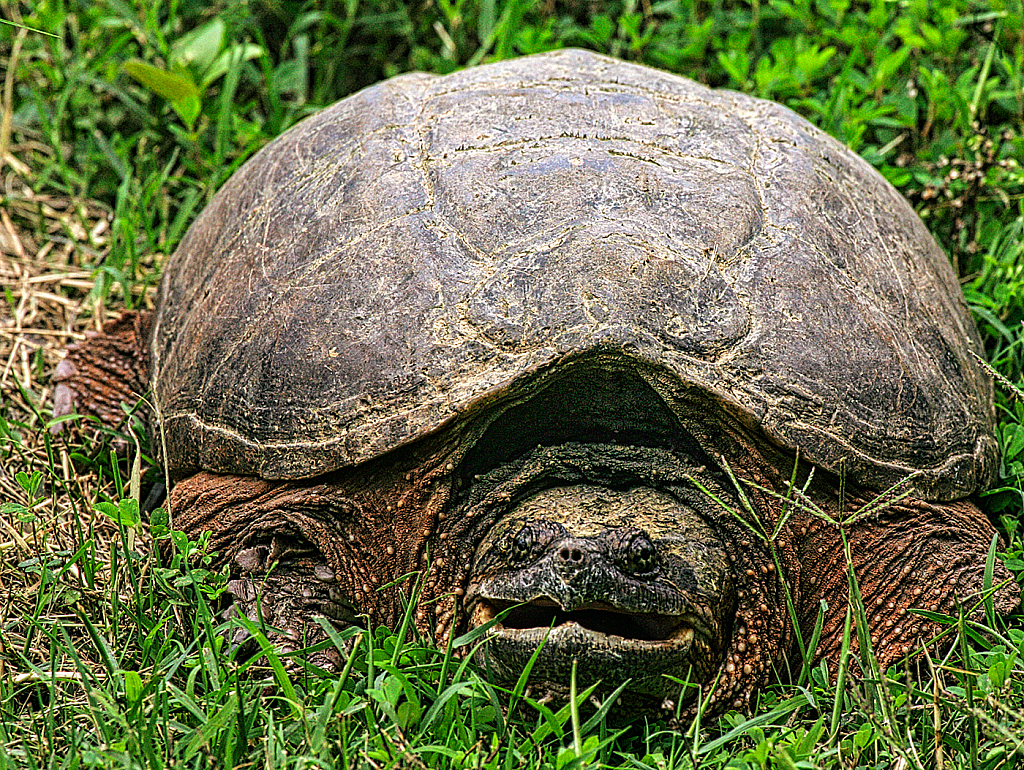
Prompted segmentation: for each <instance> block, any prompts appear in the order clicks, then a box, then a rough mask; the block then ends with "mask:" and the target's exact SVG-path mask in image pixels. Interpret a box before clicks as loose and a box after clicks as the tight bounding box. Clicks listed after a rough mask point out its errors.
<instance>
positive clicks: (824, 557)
mask: <svg viewBox="0 0 1024 770" xmlns="http://www.w3.org/2000/svg"><path fill="white" fill-rule="evenodd" d="M799 526H800V527H801V528H805V530H806V534H802V535H801V538H800V539H802V540H803V542H804V549H806V550H804V552H803V553H802V555H801V564H802V567H801V571H800V578H799V580H800V587H801V594H802V595H803V596H804V597H810V598H812V599H813V601H808V602H806V603H805V607H804V617H803V622H802V625H803V626H804V629H805V636H808V635H809V633H810V629H811V628H813V624H814V621H815V619H816V616H817V612H818V599H819V598H824V599H825V600H826V602H827V603H828V612H827V613H826V616H825V622H824V626H823V633H822V637H821V643H820V645H819V648H818V652H817V657H818V658H819V659H820V658H825V659H827V660H829V661H831V662H832V663H835V662H837V661H838V659H839V653H840V649H841V646H842V636H843V624H844V618H845V614H846V607H847V602H848V596H849V593H848V578H847V570H846V564H845V559H844V556H843V548H842V544H841V541H840V538H839V532H838V530H837V528H836V527H834V526H832V525H828V524H826V523H825V522H823V521H820V520H813V521H808V522H804V523H802V524H801V525H799ZM994 533H995V529H994V528H993V526H992V524H991V523H990V522H989V521H988V519H987V518H986V517H985V515H984V514H983V513H982V512H981V511H980V510H979V509H978V507H977V506H975V505H974V504H973V503H971V502H969V501H966V500H960V501H956V502H950V503H930V502H925V501H923V500H917V499H904V500H901V501H900V502H898V503H895V504H891V505H889V506H888V507H887V508H886V509H884V510H883V511H882V512H881V513H879V514H878V515H876V516H872V517H870V518H866V519H863V520H861V521H858V522H855V523H854V524H853V525H852V526H851V527H850V528H849V529H848V531H847V539H848V542H849V545H850V554H851V557H852V562H853V566H854V571H855V574H856V576H857V583H858V587H859V589H860V593H861V596H862V598H863V602H864V611H865V615H866V617H867V623H868V628H869V631H870V635H871V644H872V648H873V649H874V652H875V655H876V656H877V658H878V661H879V663H880V664H881V665H882V667H883V668H885V667H887V666H890V665H892V664H893V663H896V662H897V661H898V660H899V659H900V658H902V657H904V656H906V655H908V654H910V653H911V652H913V651H914V650H916V649H918V648H919V647H920V646H922V645H923V644H926V643H927V642H928V641H929V640H931V639H932V638H934V637H935V635H936V634H938V633H939V632H940V631H941V630H943V628H944V627H943V626H941V625H939V624H937V623H935V622H933V621H931V620H928V619H926V618H923V617H921V616H919V615H916V614H914V613H913V612H911V610H913V609H922V610H929V611H931V612H937V613H943V614H947V615H953V616H955V615H956V613H957V611H958V609H957V608H958V606H964V607H967V608H970V607H972V606H973V605H975V604H977V603H978V602H979V601H980V600H981V597H982V591H983V587H984V573H985V562H986V558H987V555H988V549H989V545H990V543H991V541H992V535H993V534H994ZM993 585H994V586H997V587H998V588H997V590H996V592H995V595H994V596H993V601H994V604H995V611H996V613H997V614H999V615H1006V614H1008V613H1010V612H1012V611H1014V610H1015V609H1016V608H1017V606H1018V605H1019V603H1020V588H1019V586H1018V585H1017V584H1016V583H1015V582H1014V581H1013V580H1012V578H1011V576H1010V573H1009V571H1008V570H1007V569H1006V568H1005V567H1004V566H1003V564H1002V563H1001V562H999V561H998V560H997V561H996V563H995V571H994V574H993ZM811 605H813V606H811ZM854 644H855V645H856V639H854Z"/></svg>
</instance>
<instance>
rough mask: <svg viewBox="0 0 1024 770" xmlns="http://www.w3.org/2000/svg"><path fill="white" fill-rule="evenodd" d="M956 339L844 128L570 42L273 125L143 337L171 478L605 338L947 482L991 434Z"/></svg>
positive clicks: (955, 319)
mask: <svg viewBox="0 0 1024 770" xmlns="http://www.w3.org/2000/svg"><path fill="white" fill-rule="evenodd" d="M972 350H973V351H977V352H980V342H979V339H978V335H977V331H976V329H975V327H974V325H973V322H972V321H971V319H970V316H969V314H968V312H967V309H966V307H965V304H964V301H963V297H962V294H961V292H960V288H959V285H958V283H957V281H956V279H955V276H954V274H953V272H952V270H951V268H950V265H949V262H948V260H947V258H946V257H945V255H944V254H943V253H942V251H941V249H940V248H939V247H938V245H937V244H936V243H935V241H934V239H933V238H932V237H931V236H930V235H929V234H928V232H927V231H926V229H925V227H924V225H923V224H922V223H921V221H920V220H919V219H918V217H917V216H916V215H915V214H914V212H913V211H912V209H911V208H910V207H909V206H908V204H907V203H906V201H905V200H904V199H903V198H902V197H901V196H900V195H899V194H898V193H897V192H896V191H895V190H894V189H893V188H892V187H891V186H890V185H888V184H887V183H886V182H885V181H884V180H883V179H882V177H881V176H879V175H878V174H877V173H876V172H875V171H874V170H873V169H871V168H870V166H868V164H866V163H865V162H864V161H862V160H861V159H860V158H858V157H857V156H856V155H855V154H853V153H851V152H850V151H849V150H847V149H846V148H845V147H843V146H842V145H840V144H839V143H838V142H836V141H835V140H833V139H831V138H830V137H828V136H827V135H826V134H824V133H823V132H821V131H819V130H818V129H816V128H814V127H813V126H811V125H810V124H809V123H807V122H806V121H804V120H803V119H801V118H800V117H798V116H796V115H795V114H794V113H792V112H791V111H789V110H787V109H786V108H784V107H781V106H779V105H777V104H774V103H771V102H766V101H762V100H758V99H754V98H750V97H746V96H743V95H740V94H736V93H732V92H727V91H714V90H710V89H708V88H705V87H703V86H701V85H698V84H696V83H693V82H691V81H689V80H686V79H684V78H681V77H678V76H675V75H670V74H667V73H664V72H660V71H657V70H653V69H649V68H645V67H641V66H637V65H633V64H627V63H624V62H620V61H616V60H613V59H609V58H606V57H603V56H599V55H596V54H592V53H588V52H583V51H573V50H569V51H559V52H554V53H550V54H540V55H536V56H531V57H526V58H522V59H517V60H513V61H506V62H500V63H496V64H490V65H486V66H482V67H476V68H473V69H469V70H465V71H462V72H458V73H455V74H452V75H447V76H444V77H435V76H427V75H421V74H412V75H404V76H400V77H397V78H394V79H391V80H388V81H386V82H383V83H380V84H378V85H376V86H373V87H371V88H368V89H365V90H363V91H361V92H359V93H357V94H355V95H353V96H351V97H349V98H347V99H344V100H343V101H341V102H338V103H337V104H335V105H334V106H332V107H330V108H328V109H325V110H324V111H322V112H320V113H318V114H317V115H315V116H313V117H311V118H308V119H307V120H305V121H303V122H302V123H301V124H299V125H298V126H296V127H295V128H293V129H291V130H290V131H288V132H287V133H285V134H284V135H283V136H281V137H280V138H279V139H277V140H276V141H274V142H273V143H271V144H270V145H268V146H267V147H266V148H265V149H264V150H262V151H261V152H260V153H258V154H257V155H256V156H255V157H254V158H252V159H251V160H250V161H249V162H248V163H246V164H245V165H244V166H243V167H242V168H241V169H240V170H239V171H238V172H237V173H236V174H235V175H234V176H233V177H232V178H231V179H230V180H229V181H228V183H227V184H225V185H224V187H223V188H222V189H221V190H220V191H219V192H218V194H217V195H216V196H215V198H214V200H213V201H212V202H211V204H210V205H209V206H208V207H207V208H206V210H205V211H204V212H203V213H202V215H201V216H200V217H199V219H198V220H197V221H196V222H195V224H194V225H193V227H192V229H191V230H190V231H189V233H188V234H187V235H186V237H185V239H184V240H183V242H182V244H181V246H180V247H179V249H178V250H177V252H176V253H175V254H174V256H173V257H172V259H171V261H170V263H169V265H168V266H167V269H166V274H165V277H164V282H163V285H162V292H161V300H160V305H159V309H158V316H157V319H156V323H155V327H154V335H153V339H152V349H151V355H152V362H153V382H154V390H155V397H156V400H157V403H158V406H159V411H160V419H161V420H162V425H163V429H164V431H165V433H164V442H165V444H166V447H167V450H166V451H167V456H166V458H165V460H166V462H167V464H168V467H169V469H170V472H171V473H172V475H173V476H174V477H181V476H183V475H185V474H188V473H191V472H195V471H197V470H200V469H205V470H212V471H220V472H231V473H244V474H252V475H258V476H263V477H266V478H302V477H310V476H314V475H318V474H321V473H324V472H328V471H330V470H334V469H337V468H340V467H344V466H347V465H351V464H355V463H359V462H362V461H365V460H368V459H371V458H373V457H376V456H378V455H380V454H381V453H383V452H386V451H389V450H391V449H393V448H396V447H398V446H400V445H403V444H405V443H407V442H409V441H411V440H414V439H416V438H418V437H420V436H423V435H425V434H426V433H429V432H431V431H434V430H436V429H438V428H440V427H442V426H444V425H447V424H449V423H450V422H451V421H452V420H453V419H455V418H457V417H458V416H459V415H461V414H465V413H466V412H467V411H471V410H473V409H475V408H477V407H478V406H479V405H480V404H483V403H487V400H488V399H494V398H495V397H496V394H500V393H502V392H507V391H514V390H515V389H516V388H517V387H520V384H521V383H523V382H524V381H527V380H529V379H530V378H535V377H538V376H541V377H542V376H543V373H544V372H546V371H549V370H552V369H554V368H557V367H559V366H562V365H564V363H565V362H566V361H567V360H571V359H573V358H575V357H579V356H584V355H588V354H592V353H594V351H600V352H601V355H609V356H614V357H617V358H621V359H632V360H635V361H636V362H637V365H638V367H640V368H641V369H643V371H646V372H650V371H656V372H658V374H657V376H656V377H651V378H649V379H650V380H651V385H652V387H654V388H655V390H657V391H658V393H659V394H660V395H662V397H663V398H664V399H665V400H666V403H669V404H670V405H672V404H674V403H682V400H681V399H678V398H677V396H678V395H679V394H680V393H682V392H683V391H685V390H687V389H693V388H699V389H701V390H703V391H706V392H707V393H708V394H710V395H711V396H712V397H713V398H714V399H715V401H716V402H718V403H720V404H721V405H722V408H723V409H726V410H729V411H730V413H732V414H735V415H739V416H741V418H742V419H744V420H745V421H746V422H747V423H748V424H749V425H751V426H753V427H754V428H756V429H758V430H760V431H761V432H762V433H763V435H764V436H765V437H767V438H768V439H770V440H771V441H774V442H776V443H778V444H781V445H783V446H786V447H789V448H791V449H797V448H799V450H800V452H801V456H802V457H805V458H808V459H810V460H812V461H814V462H816V463H818V464H820V465H822V466H823V467H825V468H828V469H831V470H837V469H839V468H840V467H842V468H843V469H845V472H846V473H848V474H850V475H851V477H852V479H853V480H855V481H859V482H861V483H865V484H869V485H874V486H883V485H887V484H889V483H893V482H895V481H897V480H899V479H900V478H901V477H903V476H905V475H907V474H908V473H912V472H916V473H918V474H919V478H918V481H917V484H918V487H919V489H920V490H921V491H922V492H924V493H925V494H928V495H930V496H932V497H936V498H954V497H958V496H962V495H965V494H969V493H971V492H973V491H975V490H977V489H978V488H979V487H981V486H983V485H985V484H986V483H987V482H988V480H989V478H990V477H991V474H992V473H993V470H994V468H995V464H996V459H997V446H996V443H995V439H994V437H993V421H994V412H993V407H992V391H991V384H990V382H989V381H988V378H987V376H986V375H985V374H984V372H983V371H981V370H980V368H979V367H978V365H977V364H976V363H975V361H974V360H973V359H972V357H971V351H972ZM681 417H682V418H684V419H688V420H693V419H699V416H695V415H681Z"/></svg>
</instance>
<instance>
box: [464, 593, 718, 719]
mask: <svg viewBox="0 0 1024 770" xmlns="http://www.w3.org/2000/svg"><path fill="white" fill-rule="evenodd" d="M484 593H486V591H485V592H484ZM487 624H491V625H490V628H489V629H488V633H487V643H486V645H485V646H484V647H483V648H482V650H481V652H480V653H478V661H479V662H480V663H481V665H483V666H485V667H488V668H490V669H491V671H493V673H494V674H495V675H496V676H497V678H498V679H499V680H501V681H505V682H515V681H516V680H517V679H518V678H519V676H520V675H521V673H522V671H523V670H524V668H525V667H526V666H527V665H528V664H529V661H530V659H531V658H532V657H533V656H534V655H536V659H535V660H534V663H533V668H532V670H531V676H530V679H531V681H532V682H535V683H541V684H542V686H543V687H544V688H545V689H546V690H547V691H549V692H551V693H552V694H556V695H557V694H560V693H561V691H562V690H564V689H565V688H566V687H567V686H568V684H569V682H570V681H571V677H572V676H573V667H574V665H575V668H576V671H575V675H576V677H577V681H578V684H580V685H581V686H588V685H590V684H594V683H597V682H603V683H605V684H606V685H608V687H606V689H612V688H614V687H615V686H617V685H619V684H621V683H622V682H623V681H624V680H625V679H630V680H631V681H630V683H629V685H628V688H627V689H628V690H629V691H630V693H631V694H634V695H646V696H650V697H654V698H658V699H665V698H669V697H674V696H675V695H677V694H678V692H679V690H680V685H679V684H678V683H677V682H674V681H673V680H672V679H669V678H666V676H665V675H670V676H672V677H673V678H676V679H679V680H689V681H691V682H694V683H699V682H702V681H703V679H704V678H706V675H707V671H706V669H707V668H708V667H709V665H710V664H712V662H713V661H712V658H713V656H711V655H709V654H708V652H709V651H710V648H711V647H712V644H711V639H710V638H709V635H708V634H707V633H706V632H705V631H704V630H702V629H701V628H700V627H701V626H702V625H703V623H702V622H701V621H700V620H699V619H698V618H696V617H694V616H692V615H690V614H688V613H687V614H660V613H638V612H630V611H628V610H625V609H622V608H620V607H616V606H614V605H612V604H609V603H607V602H590V603H588V604H585V605H582V606H579V607H576V608H574V609H572V610H566V609H564V608H562V607H561V606H560V605H559V604H558V603H557V602H555V601H554V600H552V599H550V598H549V597H546V596H540V597H537V598H534V599H532V600H530V601H528V602H525V603H516V602H514V601H511V600H507V599H495V598H484V596H478V597H476V598H475V601H474V602H473V606H472V609H471V617H470V623H469V625H470V627H471V628H480V627H483V626H485V625H487ZM538 648H539V652H538Z"/></svg>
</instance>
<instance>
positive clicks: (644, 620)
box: [473, 597, 694, 645]
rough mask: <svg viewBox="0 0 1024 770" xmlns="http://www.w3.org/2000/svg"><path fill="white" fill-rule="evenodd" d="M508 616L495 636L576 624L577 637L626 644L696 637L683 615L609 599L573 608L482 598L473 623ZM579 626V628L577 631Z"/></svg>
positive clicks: (540, 633) (542, 600)
mask: <svg viewBox="0 0 1024 770" xmlns="http://www.w3.org/2000/svg"><path fill="white" fill-rule="evenodd" d="M501 613H505V615H504V617H503V618H502V619H501V620H499V621H498V622H497V623H495V625H494V626H493V627H492V631H491V633H492V635H505V636H515V637H518V638H520V639H522V640H523V641H526V639H527V638H528V637H533V636H536V637H538V639H539V638H543V637H547V636H549V635H550V634H555V635H556V637H557V636H561V635H562V634H561V633H559V630H560V629H563V627H564V628H565V629H566V630H570V627H572V626H575V629H571V630H573V631H575V634H574V635H576V636H582V635H592V636H594V637H605V638H606V642H615V641H620V643H622V644H631V643H632V644H638V645H663V644H686V643H688V642H690V641H691V640H692V638H693V633H694V629H693V626H692V625H691V624H690V623H688V622H687V621H686V619H684V618H683V617H682V616H680V615H665V614H660V613H636V612H630V611H628V610H623V609H620V608H618V607H615V606H613V605H611V604H608V603H606V602H591V603H589V604H586V605H584V606H582V607H578V608H576V609H573V610H565V609H563V608H562V607H561V606H560V605H559V604H558V603H557V602H555V601H554V600H552V599H550V598H548V597H539V598H536V599H533V600H531V601H528V602H526V603H521V602H515V601H508V600H502V599H491V600H482V601H481V602H479V604H478V605H477V609H476V611H475V612H474V613H473V625H474V626H481V625H483V624H485V623H489V622H491V621H492V620H494V619H495V618H497V617H498V616H499V615H500V614H501ZM576 629H578V630H576Z"/></svg>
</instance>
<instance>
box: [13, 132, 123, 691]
mask: <svg viewBox="0 0 1024 770" xmlns="http://www.w3.org/2000/svg"><path fill="white" fill-rule="evenodd" d="M42 154H44V148H41V147H40V146H32V145H30V144H27V145H22V146H20V147H14V148H12V149H11V151H10V152H9V153H7V154H6V156H5V157H4V160H5V161H6V164H5V168H4V175H3V178H2V184H3V193H2V194H3V196H4V199H5V206H4V207H3V208H2V209H0V286H2V289H3V294H4V297H3V301H2V302H0V398H2V408H0V419H2V420H3V421H5V423H6V424H4V423H2V422H0V504H3V506H4V507H3V508H2V509H0V629H2V633H0V677H3V676H9V677H11V679H12V680H13V681H14V682H15V683H18V682H23V681H26V680H31V679H32V678H34V677H37V676H38V674H37V673H36V672H34V671H33V670H32V666H33V664H36V665H39V666H41V667H44V664H46V665H45V668H49V661H50V660H51V645H50V640H49V639H48V637H47V632H46V631H45V630H44V629H55V628H58V627H63V628H64V629H65V630H66V631H67V632H68V633H69V634H70V635H71V637H72V638H84V636H85V631H84V629H83V626H82V622H81V617H82V615H83V614H88V615H89V617H91V618H93V619H94V621H95V622H96V625H97V626H99V627H103V626H104V625H105V624H104V620H105V619H104V618H103V616H104V615H105V614H106V613H107V612H108V610H109V606H110V601H109V599H110V596H109V590H110V586H109V571H110V548H111V545H112V543H113V539H114V538H117V537H119V536H120V534H119V532H118V530H117V528H116V527H115V526H114V525H113V523H112V522H111V521H110V520H109V519H107V518H106V517H105V516H103V515H102V514H99V513H97V512H96V511H95V509H94V504H95V503H96V502H97V501H99V500H102V499H107V498H109V497H113V496H114V494H115V485H114V483H113V481H112V478H111V474H110V473H109V472H107V473H102V472H97V470H96V469H97V468H102V467H103V466H104V460H105V464H106V467H108V468H109V467H110V460H109V459H107V458H104V456H103V455H104V453H107V454H109V451H110V450H109V443H107V442H103V441H97V440H96V436H95V435H93V434H92V433H93V432H91V431H88V430H86V431H84V432H83V431H80V430H79V429H78V428H77V427H74V426H72V427H71V428H70V429H66V430H64V431H63V432H62V433H61V434H60V435H57V436H53V435H51V434H50V432H49V431H48V430H47V429H46V423H47V421H48V420H49V418H50V414H51V405H50V397H51V392H52V389H51V385H50V376H51V374H52V372H53V370H54V368H55V367H56V365H57V363H58V362H59V361H60V360H61V358H62V357H63V350H64V348H66V347H67V346H68V345H70V344H72V343H74V342H76V341H79V340H81V339H83V338H84V337H85V333H86V331H87V330H90V329H97V328H99V327H100V326H101V325H102V324H103V322H104V321H105V320H106V319H108V318H110V317H111V315H113V314H116V313H117V312H118V311H119V309H121V308H122V307H123V302H119V300H118V298H116V297H113V298H106V299H104V298H101V297H99V296H98V295H97V293H96V292H95V289H94V286H95V281H94V277H93V276H94V271H93V269H92V267H90V266H91V265H95V264H98V263H101V262H102V260H103V259H104V258H105V257H106V255H107V253H108V251H109V244H110V241H109V233H110V219H111V217H110V213H109V211H108V210H107V209H105V208H104V207H103V206H101V205H99V204H98V203H95V202H93V201H88V200H74V199H71V198H63V197H58V196H55V195H52V194H46V193H39V192H36V191H35V190H33V189H32V186H31V180H32V179H34V178H35V177H34V176H33V174H32V170H31V168H30V166H29V165H28V164H27V163H26V162H25V161H24V160H23V159H29V161H30V162H31V160H32V159H33V158H40V157H41V156H42ZM37 472H38V473H39V474H40V484H39V487H38V489H37V491H36V492H35V494H34V495H32V494H30V492H29V491H28V490H27V489H26V488H25V486H26V485H25V483H24V481H25V480H26V479H27V478H31V477H32V476H33V474H34V473H37ZM19 477H20V482H19ZM90 540H91V546H90V548H91V553H94V556H93V557H92V558H91V559H90V561H89V563H90V565H96V566H98V567H99V570H98V571H96V572H94V573H93V572H92V570H91V569H90V571H89V574H86V573H85V572H83V570H82V569H81V567H80V562H81V561H82V560H79V562H74V561H71V562H70V564H69V557H71V556H72V555H73V554H75V552H76V551H77V550H78V549H79V548H81V547H82V544H83V543H86V542H87V541H90ZM117 592H118V593H119V594H123V595H124V599H125V600H127V599H128V593H129V589H128V587H127V586H125V587H121V586H119V587H118V590H117ZM75 646H76V647H77V648H78V649H79V651H80V652H81V653H82V657H83V659H84V660H85V661H86V662H91V661H94V660H95V655H94V654H90V652H89V649H90V645H89V644H76V645H75ZM5 669H6V670H5ZM12 669H13V670H12ZM78 676H79V674H78V673H77V672H76V671H75V668H74V666H73V665H72V663H71V662H70V661H64V665H63V667H62V671H61V672H60V674H58V676H57V677H56V678H58V679H68V680H74V679H76V678H77V677H78ZM78 693H79V694H81V691H78Z"/></svg>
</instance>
